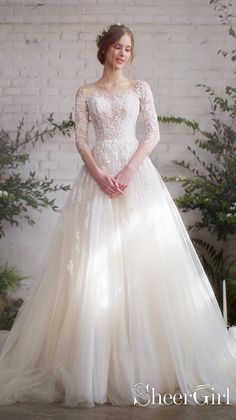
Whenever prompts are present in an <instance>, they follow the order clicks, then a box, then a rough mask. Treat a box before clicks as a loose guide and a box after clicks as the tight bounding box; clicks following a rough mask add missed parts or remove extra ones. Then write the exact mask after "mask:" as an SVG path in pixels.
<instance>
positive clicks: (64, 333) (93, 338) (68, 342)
mask: <svg viewBox="0 0 236 420" xmlns="http://www.w3.org/2000/svg"><path fill="white" fill-rule="evenodd" d="M96 42H97V46H98V53H97V57H98V60H99V61H100V63H101V64H102V65H104V71H103V74H102V77H101V78H100V79H99V80H97V81H95V82H93V83H89V84H86V85H83V86H79V87H78V89H77V92H76V99H75V143H76V146H77V149H78V152H79V154H80V156H81V158H82V160H83V163H84V164H83V166H82V168H81V169H80V171H79V173H78V175H77V177H76V179H75V180H74V183H73V185H72V189H71V192H70V194H69V197H68V199H67V201H66V204H65V206H64V208H63V211H62V213H61V215H60V217H59V220H58V223H57V226H56V229H55V232H54V235H53V239H52V241H51V243H50V246H49V249H48V251H47V257H46V259H45V261H44V263H43V268H42V273H41V276H40V281H38V282H37V284H35V285H34V286H33V287H32V288H31V290H30V293H29V294H28V297H27V298H26V299H25V301H24V303H23V305H22V306H21V308H20V310H19V312H18V314H17V317H16V319H15V322H14V324H13V326H12V329H11V330H10V332H9V334H8V336H7V339H6V341H5V343H4V346H3V348H2V351H1V354H0V404H13V403H15V402H17V401H21V402H24V401H45V402H53V401H60V402H61V404H62V405H64V406H69V407H72V406H85V407H93V406H95V404H104V403H109V404H112V405H134V404H135V405H136V404H138V405H142V406H147V405H149V406H150V405H152V406H154V407H157V406H158V405H159V403H160V402H159V400H158V397H162V403H163V398H164V397H165V396H166V395H168V396H169V398H171V397H173V398H174V397H176V395H177V396H178V398H179V399H181V398H184V400H182V403H185V402H186V403H188V404H191V405H196V404H199V402H200V401H202V402H205V401H211V402H212V403H213V402H214V399H215V398H217V399H218V400H219V398H220V399H221V401H222V402H223V403H224V404H232V405H236V369H235V368H236V342H235V341H234V340H233V338H231V337H230V335H229V333H228V330H227V328H226V326H225V323H224V320H223V317H222V314H221V311H220V308H219V306H218V303H217V300H216V298H215V295H214V292H213V289H212V287H211V285H210V282H209V280H208V278H207V276H206V273H205V272H204V270H203V267H202V265H201V263H200V260H199V258H198V256H197V254H196V251H195V249H194V247H193V244H192V242H191V240H190V237H189V235H188V233H187V230H186V228H185V226H184V224H183V221H182V218H181V216H180V214H179V212H178V209H177V207H176V206H175V204H174V201H173V199H172V197H171V196H170V194H169V192H168V190H167V187H166V186H165V184H164V182H163V180H162V178H161V176H160V175H159V173H158V171H157V169H156V168H155V167H154V165H153V163H152V161H151V160H150V157H149V155H150V153H151V152H152V150H153V149H154V147H156V146H157V145H158V142H159V141H160V131H159V125H158V120H157V114H156V109H155V104H154V98H153V94H152V91H151V88H150V86H149V84H148V83H147V82H146V81H144V80H132V79H129V78H126V77H124V76H123V68H124V66H125V65H126V64H128V65H130V63H131V62H132V60H133V57H134V38H133V33H132V31H131V30H130V29H129V28H128V27H126V26H125V25H121V24H114V25H111V26H110V27H108V28H106V29H105V30H103V31H102V32H101V33H100V34H98V35H97V38H96ZM140 112H141V114H142V117H143V121H144V124H145V129H146V134H145V136H144V138H143V139H142V141H141V142H139V141H138V139H137V137H136V133H135V130H136V122H137V118H138V116H139V113H140ZM90 122H92V124H93V127H94V130H95V135H96V141H95V144H94V146H93V147H91V146H90V145H89V141H88V140H89V139H88V128H89V124H90ZM153 390H154V394H155V395H154V396H155V397H156V398H153ZM150 392H151V394H150ZM151 397H152V398H151ZM206 398H208V399H207V400H206ZM164 403H165V402H164Z"/></svg>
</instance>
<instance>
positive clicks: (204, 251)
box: [160, 0, 236, 323]
mask: <svg viewBox="0 0 236 420" xmlns="http://www.w3.org/2000/svg"><path fill="white" fill-rule="evenodd" d="M210 4H213V5H214V7H215V9H216V10H217V11H218V13H219V17H220V19H221V22H222V24H224V25H228V26H229V30H228V33H229V35H230V36H231V37H233V38H234V40H236V33H235V31H234V29H233V27H232V14H230V12H229V10H230V7H231V6H232V4H231V2H228V4H227V5H225V4H224V3H223V2H222V1H217V0H216V1H214V0H211V1H210ZM218 54H222V55H223V57H230V59H231V60H232V61H233V62H234V61H235V60H236V50H233V51H231V53H229V52H226V51H223V50H219V51H218ZM234 72H235V70H234ZM197 86H202V87H204V88H205V91H206V92H207V93H208V95H209V102H210V108H211V111H210V115H211V118H212V125H213V129H212V130H211V131H207V130H202V129H201V128H200V126H199V124H198V123H197V122H196V121H190V120H187V119H184V118H181V117H172V116H169V117H162V118H160V120H161V121H162V122H165V123H175V124H184V125H186V126H187V127H190V128H191V129H192V130H193V133H194V134H195V133H197V139H196V140H195V144H196V148H197V150H196V148H192V147H190V146H188V150H189V151H190V152H191V154H192V156H193V158H194V159H193V161H194V163H192V164H190V163H188V162H185V161H184V160H181V161H178V160H174V161H173V162H174V163H175V164H176V165H177V166H179V167H180V168H182V169H183V170H184V174H182V175H180V176H175V177H174V176H172V177H166V178H165V180H166V181H177V182H180V183H181V184H182V187H183V190H184V193H183V195H182V196H180V197H178V198H177V199H176V204H177V205H178V207H179V208H181V209H182V211H184V212H187V211H190V210H198V211H199V212H200V215H201V220H196V222H195V223H194V224H193V225H190V226H189V231H190V232H198V231H199V230H202V229H205V230H206V229H207V230H208V231H209V233H210V234H211V236H212V237H213V239H215V242H216V247H214V246H213V245H212V244H210V243H208V242H206V241H203V240H201V239H199V238H196V237H193V236H192V237H191V239H192V240H193V242H194V245H195V247H196V249H197V251H198V254H199V256H200V257H201V260H202V263H203V265H204V268H205V270H206V272H207V274H208V276H209V279H210V280H211V282H212V285H213V287H214V290H215V293H216V296H217V298H218V301H219V304H220V305H221V306H222V303H221V295H222V281H223V280H224V279H226V280H227V288H229V299H230V306H231V307H233V306H234V307H235V303H236V292H235V291H234V287H235V284H236V280H235V279H236V268H235V267H236V259H235V255H228V256H226V255H225V251H224V246H223V245H224V244H226V242H227V240H228V239H229V238H232V237H233V235H235V232H236V153H235V152H236V131H235V116H236V89H235V88H234V87H231V86H228V85H227V86H226V87H225V96H224V97H222V96H220V95H218V94H217V93H216V92H215V90H214V89H212V88H211V87H209V86H207V85H205V84H197ZM202 151H204V152H207V155H208V157H209V159H208V162H205V160H204V158H202V157H201V156H202V153H201V152H202ZM205 156H206V153H205ZM219 246H220V247H221V248H220V249H219ZM222 246H223V247H222ZM228 303H229V302H228ZM229 318H230V316H229ZM233 321H235V318H234V319H233V317H231V318H230V322H231V323H233Z"/></svg>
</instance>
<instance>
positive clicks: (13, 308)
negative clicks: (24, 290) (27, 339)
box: [0, 298, 24, 330]
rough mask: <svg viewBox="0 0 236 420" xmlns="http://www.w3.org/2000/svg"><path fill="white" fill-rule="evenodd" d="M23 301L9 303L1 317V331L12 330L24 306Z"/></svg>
mask: <svg viewBox="0 0 236 420" xmlns="http://www.w3.org/2000/svg"><path fill="white" fill-rule="evenodd" d="M23 302H24V301H23V299H21V298H20V299H17V300H12V301H9V302H8V303H7V305H6V307H5V309H4V311H3V313H2V314H1V317H0V330H10V329H11V327H12V325H13V323H14V321H15V318H16V316H17V314H18V312H19V309H20V307H21V306H22V304H23Z"/></svg>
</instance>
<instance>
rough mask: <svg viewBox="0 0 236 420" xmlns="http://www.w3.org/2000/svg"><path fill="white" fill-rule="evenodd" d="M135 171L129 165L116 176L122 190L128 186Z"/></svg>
mask: <svg viewBox="0 0 236 420" xmlns="http://www.w3.org/2000/svg"><path fill="white" fill-rule="evenodd" d="M132 175H133V171H132V170H131V169H130V168H129V167H128V166H125V167H124V168H123V169H122V170H121V171H120V172H118V174H117V175H116V176H115V179H116V180H117V181H118V183H119V187H120V188H121V190H124V189H125V188H127V187H128V184H129V182H130V179H131V178H132Z"/></svg>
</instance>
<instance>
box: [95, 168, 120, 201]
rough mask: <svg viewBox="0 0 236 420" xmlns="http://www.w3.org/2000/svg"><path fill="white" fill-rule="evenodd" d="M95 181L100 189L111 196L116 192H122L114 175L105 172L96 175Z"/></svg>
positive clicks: (115, 194)
mask: <svg viewBox="0 0 236 420" xmlns="http://www.w3.org/2000/svg"><path fill="white" fill-rule="evenodd" d="M96 182H97V184H98V185H99V187H100V188H101V190H102V191H103V192H105V193H106V194H108V195H109V196H110V197H111V198H113V197H115V196H117V195H118V194H124V193H123V191H122V189H121V188H120V185H119V183H118V181H117V180H116V179H115V177H114V176H111V175H108V174H107V173H105V172H102V173H100V174H99V175H98V176H96Z"/></svg>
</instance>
